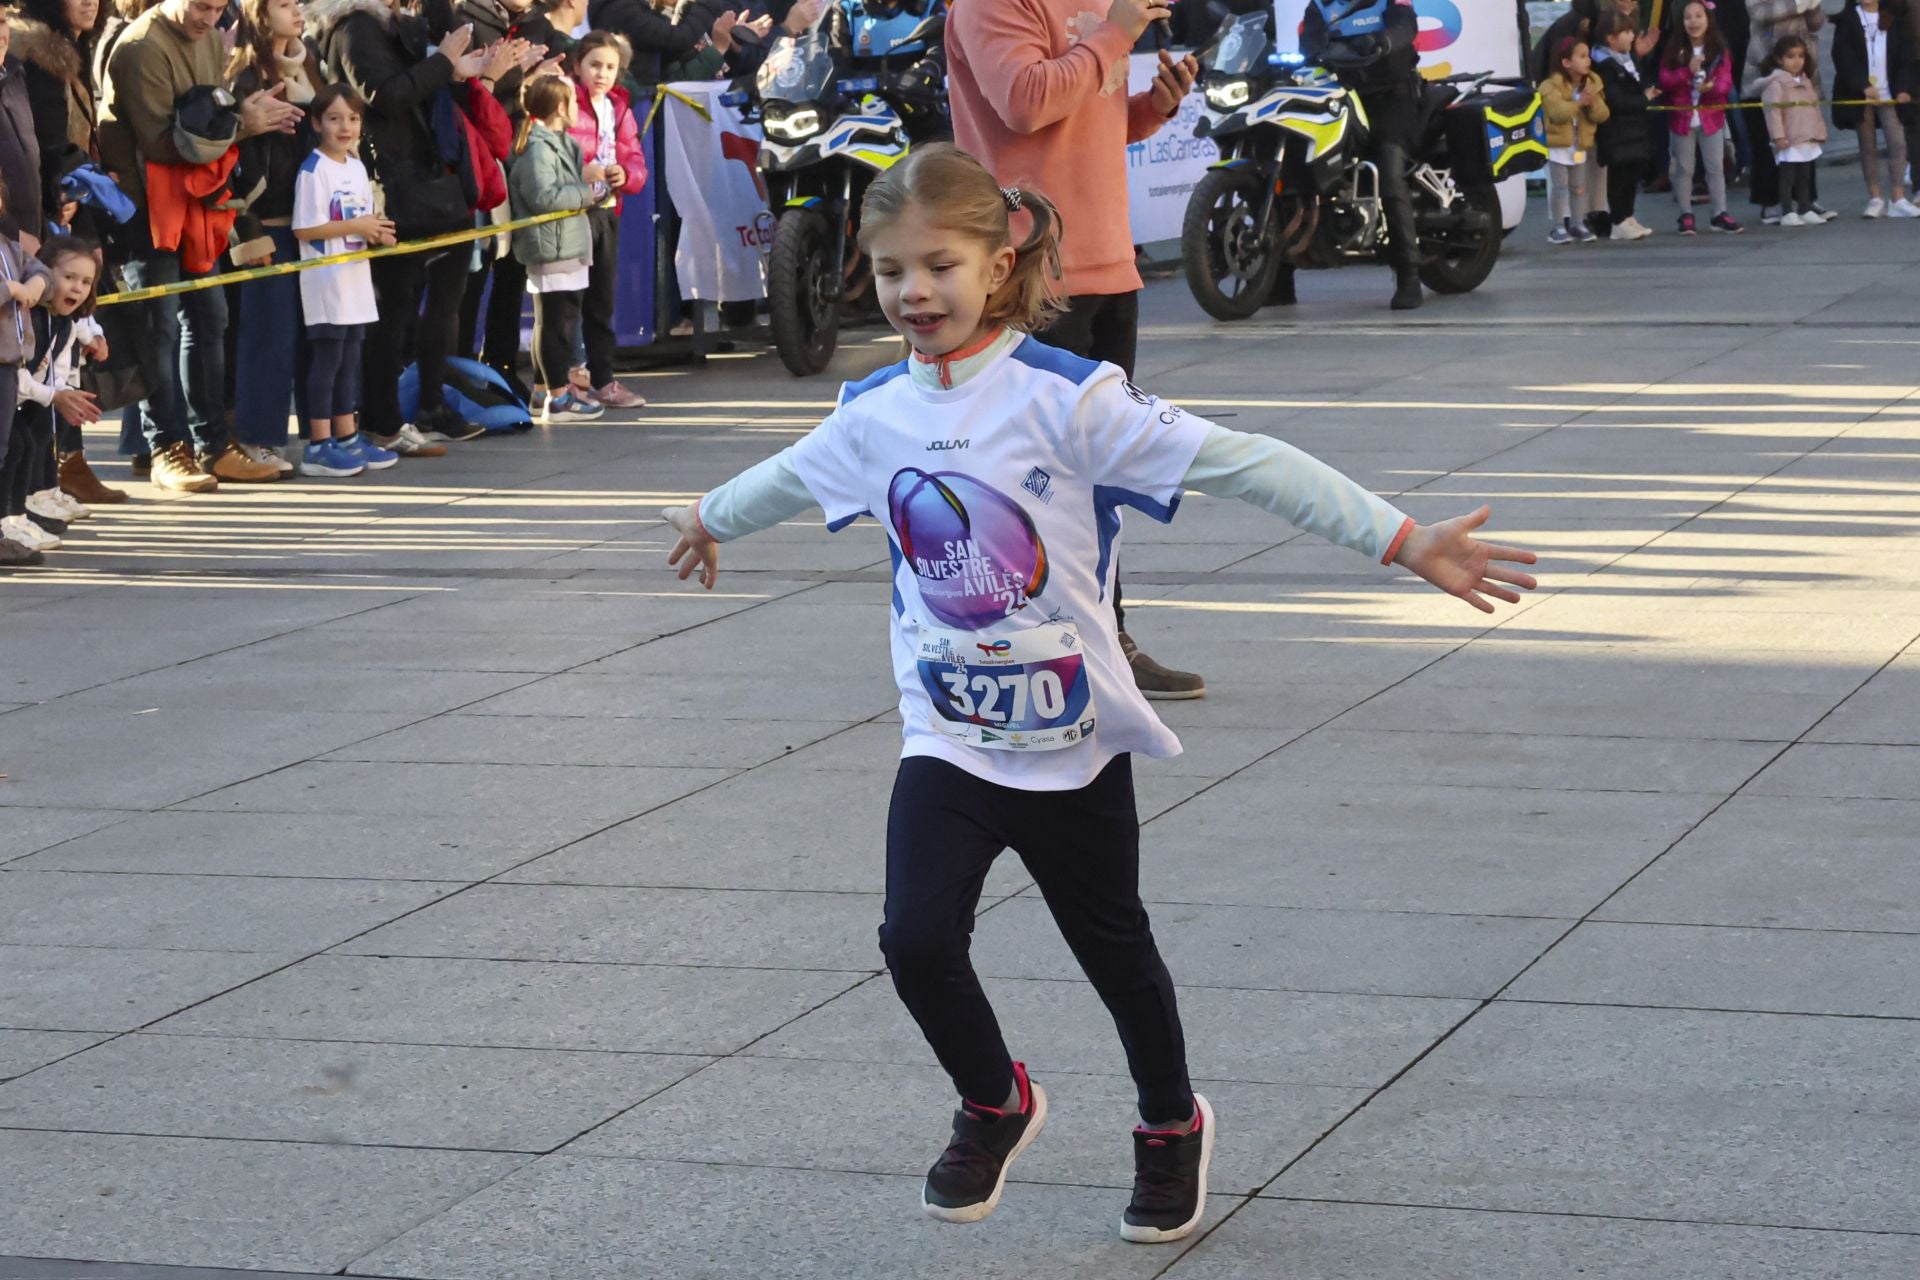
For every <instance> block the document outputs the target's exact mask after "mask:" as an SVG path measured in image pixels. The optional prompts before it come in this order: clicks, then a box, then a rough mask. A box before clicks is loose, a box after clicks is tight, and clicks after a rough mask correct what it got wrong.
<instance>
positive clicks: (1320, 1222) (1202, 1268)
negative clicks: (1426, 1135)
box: [1170, 1200, 1920, 1280]
mask: <svg viewBox="0 0 1920 1280" xmlns="http://www.w3.org/2000/svg"><path fill="white" fill-rule="evenodd" d="M1384 1241H1392V1242H1393V1243H1392V1245H1391V1247H1382V1244H1383V1242H1384ZM1916 1267H1920V1239H1916V1238H1915V1237H1913V1236H1898V1235H1865V1234H1856V1233H1850V1232H1825V1231H1821V1232H1814V1231H1786V1230H1778V1229H1773V1228H1766V1227H1737V1226H1723V1225H1718V1224H1708V1223H1691V1222H1689V1223H1678V1222H1648V1221H1620V1220H1616V1219H1608V1218H1598V1217H1571V1216H1566V1215H1559V1214H1539V1213H1489V1212H1485V1211H1482V1210H1474V1211H1470V1212H1469V1211H1461V1210H1449V1209H1438V1208H1411V1207H1404V1206H1397V1205H1361V1204H1314V1203H1311V1202H1306V1203H1301V1202H1292V1201H1268V1200H1263V1201H1261V1202H1259V1203H1257V1204H1254V1205H1250V1206H1248V1207H1247V1208H1245V1209H1242V1210H1240V1211H1239V1212H1237V1213H1235V1214H1234V1215H1233V1217H1232V1218H1231V1219H1230V1220H1228V1221H1227V1222H1226V1223H1225V1224H1224V1225H1222V1226H1221V1227H1220V1229H1219V1230H1217V1231H1215V1232H1214V1233H1213V1234H1212V1235H1210V1236H1208V1237H1207V1239H1206V1240H1205V1241H1203V1242H1202V1243H1201V1244H1200V1245H1199V1246H1198V1247H1197V1248H1195V1249H1194V1250H1193V1251H1192V1252H1191V1253H1189V1254H1188V1255H1187V1256H1186V1257H1184V1258H1182V1259H1181V1260H1180V1263H1179V1265H1178V1266H1177V1267H1176V1268H1175V1269H1174V1270H1173V1271H1172V1272H1171V1273H1170V1274H1171V1275H1173V1276H1176V1277H1178V1278H1179V1280H1268V1278H1269V1277H1272V1276H1274V1275H1275V1274H1284V1275H1286V1276H1289V1277H1292V1278H1294V1280H1349V1278H1350V1277H1354V1276H1367V1277H1369V1280H1432V1278H1433V1277H1436V1276H1473V1277H1475V1280H1546V1278H1547V1277H1552V1278H1553V1280H1561V1278H1562V1277H1568V1278H1571V1277H1575V1276H1577V1277H1580V1280H1645V1278H1646V1277H1648V1276H1659V1277H1661V1278H1662V1280H1901V1278H1902V1277H1905V1276H1909V1275H1912V1274H1913V1272H1914V1269H1915V1268H1916Z"/></svg>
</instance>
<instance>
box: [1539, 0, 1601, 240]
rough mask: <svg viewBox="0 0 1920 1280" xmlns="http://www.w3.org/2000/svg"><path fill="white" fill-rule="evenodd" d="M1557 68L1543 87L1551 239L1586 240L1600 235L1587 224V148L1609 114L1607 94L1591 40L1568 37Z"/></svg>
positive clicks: (1555, 62) (1555, 56) (1558, 53)
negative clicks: (1596, 71)
mask: <svg viewBox="0 0 1920 1280" xmlns="http://www.w3.org/2000/svg"><path fill="white" fill-rule="evenodd" d="M1553 68H1554V69H1553V73H1552V74H1551V75H1549V76H1548V77H1547V78H1546V81H1545V82H1544V83H1543V84H1542V85H1541V86H1540V102H1541V105H1542V107H1543V108H1544V109H1545V111H1546V116H1547V147H1548V152H1547V155H1548V161H1549V163H1548V165H1547V200H1548V207H1549V208H1550V209H1551V210H1552V213H1553V230H1552V231H1550V232H1548V233H1547V243H1548V244H1573V243H1574V242H1575V241H1579V242H1580V243H1583V244H1584V243H1586V242H1587V241H1589V240H1597V239H1599V237H1598V236H1596V235H1594V234H1593V231H1592V230H1591V229H1590V228H1589V227H1588V226H1587V175H1586V165H1587V152H1589V151H1590V150H1592V149H1593V144H1594V131H1595V130H1596V129H1597V128H1598V127H1599V126H1600V125H1602V124H1604V123H1606V120H1607V118H1608V111H1607V94H1606V90H1605V89H1604V88H1602V87H1601V84H1600V77H1599V76H1597V75H1595V74H1594V73H1593V61H1592V59H1591V58H1590V57H1589V56H1588V53H1587V42H1586V41H1584V40H1581V39H1579V38H1578V37H1575V36H1568V37H1566V38H1565V39H1563V40H1562V41H1561V42H1560V47H1559V48H1557V49H1555V50H1554V51H1553Z"/></svg>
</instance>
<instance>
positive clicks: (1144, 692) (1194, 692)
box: [1134, 685, 1207, 702]
mask: <svg viewBox="0 0 1920 1280" xmlns="http://www.w3.org/2000/svg"><path fill="white" fill-rule="evenodd" d="M1134 687H1135V688H1139V686H1138V685H1135V686H1134ZM1140 696H1141V697H1143V698H1145V699H1146V700H1147V701H1148V702H1192V701H1193V700H1194V699H1196V698H1204V697H1206V696H1207V688H1206V686H1205V685H1202V686H1200V687H1199V688H1198V689H1152V690H1148V689H1141V690H1140Z"/></svg>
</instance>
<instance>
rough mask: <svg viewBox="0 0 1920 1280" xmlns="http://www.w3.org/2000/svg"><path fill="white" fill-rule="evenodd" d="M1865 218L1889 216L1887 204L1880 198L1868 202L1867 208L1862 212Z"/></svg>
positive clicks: (1861, 214)
mask: <svg viewBox="0 0 1920 1280" xmlns="http://www.w3.org/2000/svg"><path fill="white" fill-rule="evenodd" d="M1860 216H1861V217H1863V218H1884V217H1886V216H1887V202H1886V201H1885V200H1882V199H1881V198H1880V197H1879V196H1875V197H1874V198H1873V199H1871V200H1869V201H1867V207H1866V208H1864V209H1862V210H1861V211H1860Z"/></svg>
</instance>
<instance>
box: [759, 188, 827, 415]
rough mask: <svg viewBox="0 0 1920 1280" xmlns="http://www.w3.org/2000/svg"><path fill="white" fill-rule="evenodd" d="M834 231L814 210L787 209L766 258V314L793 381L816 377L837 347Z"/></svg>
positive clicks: (774, 339)
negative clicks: (771, 251)
mask: <svg viewBox="0 0 1920 1280" xmlns="http://www.w3.org/2000/svg"><path fill="white" fill-rule="evenodd" d="M832 252H833V228H832V227H830V226H829V225H828V224H827V220H826V219H825V218H824V217H822V216H821V215H820V214H819V213H818V212H817V211H816V210H813V209H789V210H788V211H787V212H786V213H785V214H783V215H781V218H780V222H779V225H778V226H777V227H775V228H774V233H773V253H772V254H771V255H770V256H769V257H768V259H767V309H768V312H769V324H770V326H771V327H772V329H773V345H774V347H775V349H777V350H778V351H779V353H780V363H781V364H784V365H786V366H787V370H788V372H790V373H792V374H793V376H794V377H796V378H804V377H807V376H809V375H811V374H816V373H819V372H820V371H821V370H822V369H825V368H826V367H827V364H828V363H829V362H830V361H831V360H832V359H833V351H834V348H835V347H836V346H838V345H839V342H840V289H839V281H838V280H836V279H835V278H834V269H833V263H832V262H831V261H830V258H831V255H832Z"/></svg>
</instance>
